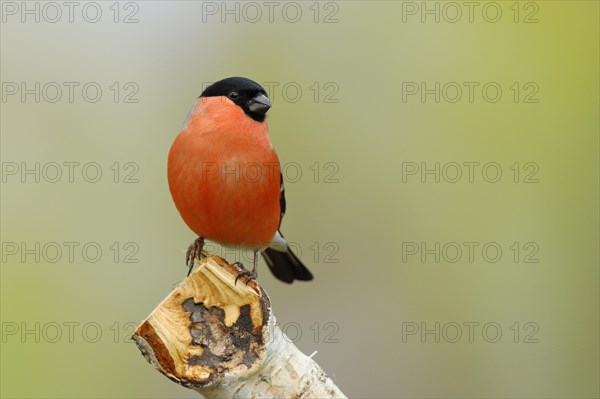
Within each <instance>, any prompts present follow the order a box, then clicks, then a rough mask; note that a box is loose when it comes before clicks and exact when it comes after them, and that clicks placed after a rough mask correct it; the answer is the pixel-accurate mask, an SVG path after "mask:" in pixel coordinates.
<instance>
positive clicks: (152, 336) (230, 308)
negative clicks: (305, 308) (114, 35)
mask: <svg viewBox="0 0 600 399" xmlns="http://www.w3.org/2000/svg"><path fill="white" fill-rule="evenodd" d="M239 272H240V269H239V268H237V267H236V266H233V265H231V264H229V263H227V261H225V259H223V258H220V257H216V256H213V257H209V258H204V259H203V260H202V261H201V262H200V267H199V268H198V269H197V270H196V271H194V272H193V273H192V274H191V275H190V276H189V277H187V278H186V279H185V280H183V281H182V282H181V283H180V284H179V286H177V288H175V290H174V291H173V292H171V294H170V295H169V296H168V297H167V298H165V300H163V301H162V303H161V304H159V305H158V307H156V309H154V311H153V312H152V313H151V314H150V316H149V317H148V318H147V319H146V320H145V321H144V322H143V323H142V324H141V325H140V326H139V327H138V328H137V329H136V330H135V332H134V334H133V339H134V341H135V342H136V344H137V346H138V348H139V349H140V351H141V352H142V354H143V355H144V357H145V358H146V360H148V362H150V363H151V364H152V365H153V366H154V367H156V368H157V369H158V370H160V372H162V373H163V374H164V375H166V376H167V377H169V378H170V379H171V380H173V381H175V382H176V383H178V384H180V385H183V386H185V387H188V388H192V389H194V390H196V391H198V392H200V393H202V394H204V395H205V396H209V397H214V398H232V397H241V398H249V397H291V398H309V397H311V398H331V397H340V398H343V397H345V396H344V394H343V393H342V391H340V389H339V388H338V387H337V386H336V384H335V383H334V381H333V380H331V378H329V377H328V376H327V375H326V374H325V372H324V371H323V370H322V369H321V368H320V367H319V365H318V364H317V363H316V362H315V361H314V359H312V358H310V357H308V356H306V355H304V354H303V353H302V352H301V351H300V350H298V348H296V346H295V345H294V344H293V343H292V342H291V341H290V340H289V339H288V338H287V337H286V336H285V334H283V332H282V331H281V329H280V328H279V327H277V325H276V323H275V316H274V315H273V313H272V311H271V305H270V301H269V297H268V296H267V294H266V293H265V292H264V291H263V289H262V288H261V287H260V286H259V285H258V284H257V283H256V282H255V281H250V282H249V283H248V284H246V281H245V278H243V277H242V278H241V279H239V280H238V282H237V284H236V283H235V279H236V277H237V276H238V274H239Z"/></svg>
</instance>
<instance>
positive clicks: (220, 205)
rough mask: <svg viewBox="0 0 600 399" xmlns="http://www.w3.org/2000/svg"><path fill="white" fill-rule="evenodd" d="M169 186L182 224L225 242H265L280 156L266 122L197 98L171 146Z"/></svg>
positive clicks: (274, 215)
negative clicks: (275, 149)
mask: <svg viewBox="0 0 600 399" xmlns="http://www.w3.org/2000/svg"><path fill="white" fill-rule="evenodd" d="M168 179H169V189H170V190H171V195H172V196H173V200H174V202H175V206H176V207H177V209H178V210H179V213H180V214H181V216H182V218H183V220H184V221H185V223H186V224H187V225H188V226H189V227H190V229H192V230H193V231H194V232H195V233H196V234H198V235H199V236H201V237H204V238H207V239H209V240H213V241H217V242H220V243H223V244H229V245H232V244H241V245H243V246H245V247H251V248H261V247H264V246H266V245H267V244H268V243H269V242H271V239H272V238H273V236H274V235H275V232H276V231H277V228H278V226H279V218H280V209H279V194H280V187H279V185H280V172H279V159H278V158H277V154H275V151H274V150H273V146H272V145H271V141H270V140H269V135H268V130H267V123H266V121H265V122H257V121H255V120H253V119H252V118H250V117H249V116H247V115H246V114H245V113H244V111H243V110H242V108H240V107H239V106H237V105H235V104H234V103H233V102H232V101H230V100H229V99H228V98H226V97H223V96H220V97H201V98H199V99H198V102H197V103H196V105H195V106H194V108H193V109H192V111H191V112H190V115H189V116H188V119H187V121H186V123H185V126H184V127H183V130H182V131H181V132H180V133H179V135H178V136H177V138H176V139H175V142H174V143H173V145H172V146H171V150H170V152H169V161H168Z"/></svg>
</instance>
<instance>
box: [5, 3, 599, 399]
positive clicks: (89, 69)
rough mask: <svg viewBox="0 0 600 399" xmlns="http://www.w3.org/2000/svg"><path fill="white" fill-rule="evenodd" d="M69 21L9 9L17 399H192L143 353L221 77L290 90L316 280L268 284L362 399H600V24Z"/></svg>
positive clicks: (307, 7) (179, 247) (420, 11)
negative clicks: (173, 156) (177, 194)
mask: <svg viewBox="0 0 600 399" xmlns="http://www.w3.org/2000/svg"><path fill="white" fill-rule="evenodd" d="M36 4H37V5H36ZM55 4H58V8H56V7H55V6H46V5H45V3H41V2H25V3H22V2H7V1H4V2H2V26H1V58H2V61H1V80H2V103H1V106H2V109H1V133H2V137H1V156H2V194H1V202H2V205H1V210H2V228H1V233H2V239H1V240H2V266H1V290H2V293H1V299H2V304H1V312H2V313H1V319H2V343H1V384H0V385H1V395H2V397H15V398H24V397H28V398H29V397H33V398H37V397H39V398H42V397H80V398H92V397H93V398H98V397H114V398H117V397H119V398H124V397H132V398H134V397H136V398H141V397H149V398H158V397H181V398H184V397H190V398H191V397H197V394H195V393H194V392H192V391H189V390H187V389H184V388H181V387H179V386H177V385H175V384H173V383H172V382H171V381H169V380H168V379H166V378H165V377H163V376H162V375H160V374H159V373H158V372H156V371H155V370H154V369H153V368H152V367H151V366H150V365H149V364H148V363H147V362H146V361H145V360H144V359H143V357H142V356H141V355H140V353H139V351H138V350H137V348H136V347H135V345H134V344H132V343H131V342H128V340H127V337H128V336H129V334H130V333H131V331H132V329H133V327H134V326H135V325H137V324H138V323H139V322H141V321H142V320H143V319H144V318H145V317H146V316H147V315H148V314H149V313H150V311H151V310H152V309H153V308H154V307H155V305H157V304H158V303H159V302H160V301H161V300H162V299H163V298H164V297H165V296H166V295H167V294H168V293H169V292H170V291H171V289H172V288H173V287H174V286H175V285H176V284H177V283H178V282H179V281H181V279H183V277H184V276H185V272H186V269H185V266H184V262H183V257H184V250H185V248H186V247H187V244H188V243H189V242H191V241H192V240H193V239H194V238H195V237H194V235H193V233H192V232H191V231H189V230H188V229H187V227H186V226H185V224H184V223H183V221H182V220H181V218H180V216H179V214H178V213H177V211H176V209H175V207H174V205H173V203H172V201H171V198H170V194H169V192H168V186H167V181H166V157H167V153H168V150H169V147H170V145H171V142H172V141H173V139H174V137H175V135H176V134H177V133H178V130H179V128H180V126H181V123H182V121H183V119H184V117H185V115H186V113H187V111H188V109H189V107H190V106H191V104H192V102H193V101H194V99H195V98H196V97H197V96H198V95H199V94H200V92H201V91H202V89H203V88H204V86H205V85H206V84H208V83H209V82H213V81H216V80H219V79H221V78H224V77H227V76H246V77H250V78H252V79H254V80H256V81H258V82H261V83H263V84H267V83H268V84H269V85H271V90H270V95H271V98H272V99H273V108H272V109H271V111H270V112H269V127H270V134H271V139H272V141H273V143H274V146H275V148H276V149H277V151H278V154H279V156H280V159H281V161H282V163H284V164H287V165H288V169H287V171H286V178H287V180H288V181H287V184H286V191H287V197H288V213H287V215H286V218H285V220H284V223H283V231H284V234H285V235H286V237H287V238H289V239H290V240H291V241H293V242H294V243H295V245H296V246H297V247H298V248H299V249H300V250H301V252H302V254H301V256H302V258H303V259H304V261H305V262H306V263H307V265H309V267H310V268H311V270H312V271H313V273H314V274H315V280H314V281H313V282H311V283H309V284H303V283H295V284H293V285H291V286H288V285H285V284H283V283H280V282H278V281H277V280H275V279H274V278H273V277H272V276H271V275H270V273H269V272H268V271H267V268H266V266H265V265H264V263H262V262H261V264H260V265H259V270H260V271H261V272H260V278H259V281H260V282H261V284H262V285H263V286H264V287H265V288H266V290H267V291H268V292H269V294H270V296H271V299H272V303H273V306H274V311H275V314H276V315H277V317H278V320H279V323H280V324H281V325H282V326H284V327H285V330H286V331H287V333H288V335H290V337H294V339H295V341H296V344H297V346H298V347H299V348H301V349H302V350H303V351H304V352H305V353H307V354H310V353H312V352H313V351H318V354H317V355H316V357H315V359H316V360H317V361H318V362H319V363H320V365H321V366H322V367H323V368H324V369H325V370H326V371H327V372H328V373H329V374H330V375H333V376H334V377H335V380H336V381H337V382H338V384H339V386H340V388H341V389H342V390H343V391H344V392H345V393H346V394H347V395H349V396H352V397H406V398H413V397H421V398H425V397H427V398H429V397H439V398H451V397H478V398H497V397H514V398H517V397H518V398H528V397H531V398H533V397H581V398H584V397H585V398H592V397H598V395H599V394H600V393H599V377H598V375H599V372H600V370H599V347H598V337H599V331H598V326H599V309H598V307H599V305H598V303H599V297H598V294H599V286H598V281H599V275H598V264H599V258H598V242H599V237H598V233H599V230H598V226H599V220H598V216H599V215H598V201H599V198H598V193H599V176H598V164H599V163H598V161H599V160H598V151H599V143H598V132H599V119H598V114H599V101H598V93H599V92H598V85H599V81H598V67H599V65H598V60H599V57H598V56H599V50H598V49H599V43H598V42H599V39H598V38H599V31H598V28H599V26H598V24H599V23H598V21H599V18H598V15H599V6H598V3H597V2H595V1H540V2H512V1H509V2H497V3H489V2H474V5H473V8H469V7H470V6H466V5H464V4H463V3H461V2H459V3H446V2H426V3H423V2H394V1H369V2H367V1H352V2H341V1H340V2H321V3H316V2H296V3H292V4H291V5H290V4H289V3H283V2H274V3H273V4H274V5H265V4H264V3H263V2H257V3H251V5H250V6H248V5H247V4H246V3H235V2H228V3H221V2H195V1H172V2H167V1H137V2H123V3H116V4H115V3H114V2H112V1H110V2H96V3H94V4H91V5H90V4H89V3H85V2H83V3H79V2H76V3H75V4H76V5H75V6H74V8H73V10H72V16H70V15H69V8H68V7H67V6H64V5H63V4H62V3H55ZM269 7H273V8H271V9H270V8H269ZM26 10H33V11H32V12H31V13H27V12H26ZM36 10H37V11H36ZM98 10H100V12H101V14H97V12H98ZM227 10H230V11H231V10H233V11H231V13H228V12H227ZM270 10H271V14H269V11H270ZM259 11H260V15H259V14H258V13H257V12H259ZM429 11H430V12H431V13H430V12H429ZM58 12H60V13H61V14H60V18H59V14H58ZM299 12H300V13H299ZM498 12H500V13H499V14H498ZM36 18H38V19H39V21H36ZM70 18H71V19H72V20H70ZM236 19H237V21H236ZM436 19H438V20H439V21H436ZM95 20H97V21H96V22H94V21H95ZM126 22H128V23H126ZM36 82H39V88H37V89H36ZM52 82H54V83H52ZM70 82H71V83H70ZM115 83H116V84H115ZM436 83H438V84H439V86H438V87H439V88H438V89H436ZM22 84H24V85H25V86H22ZM57 86H58V87H59V88H61V91H62V93H61V94H60V95H59V92H58V91H57ZM69 87H72V88H73V92H72V98H69ZM84 87H85V89H84ZM470 87H471V88H473V91H472V93H469V88H470ZM98 88H100V89H101V91H102V92H101V95H99V96H98V95H97V94H96V90H97V89H98ZM298 88H299V89H300V91H298ZM457 88H460V89H461V95H460V96H459V95H458V93H459V92H458V91H457ZM484 88H485V89H484ZM498 88H500V90H501V94H499V92H498V91H497V90H498ZM23 90H25V94H23ZM27 90H29V92H28V91H27ZM416 90H418V91H416ZM423 90H425V93H424V94H423ZM427 90H429V91H427ZM300 92H301V93H300ZM27 93H29V94H27ZM428 93H429V94H428ZM469 94H472V96H469ZM36 96H39V102H36ZM436 96H438V97H439V99H438V100H439V101H436ZM470 97H471V98H470ZM96 99H97V101H96ZM71 100H72V101H71ZM94 101H95V102H94ZM70 162H73V164H71V163H70ZM465 162H466V163H467V164H465ZM470 162H475V163H476V164H469V163H470ZM36 163H38V166H36ZM65 163H67V164H65ZM436 163H437V165H438V166H437V172H436V171H435V170H436ZM57 165H58V166H57ZM69 165H71V166H69ZM457 165H458V166H459V167H460V172H461V173H462V175H461V176H460V177H456V178H455V176H456V173H457V170H458V169H457ZM469 165H473V166H472V168H473V169H472V170H473V172H474V173H473V174H472V176H471V179H470V178H469V173H468V172H469ZM484 165H486V166H485V169H484ZM36 167H37V168H38V169H37V172H36ZM69 168H72V169H69ZM27 170H32V172H30V173H28V172H27ZM70 170H72V171H73V174H72V176H69V171H70ZM424 170H425V171H426V170H433V172H431V173H429V174H428V173H427V172H425V174H422V172H423V171H424ZM98 171H100V172H101V173H102V175H101V176H99V177H96V173H97V172H98ZM317 171H318V173H317ZM498 171H500V172H501V173H502V174H501V176H499V177H498V178H496V177H495V176H496V173H497V172H498ZM59 172H60V175H57V173H59ZM298 172H300V173H301V175H298ZM517 172H518V173H517ZM413 173H414V174H413ZM435 173H438V174H439V176H436V175H435ZM436 179H439V181H437V182H436ZM95 180H98V181H97V182H93V181H95ZM455 180H457V181H455ZM494 180H498V181H496V182H491V181H494ZM454 181H455V182H454ZM436 243H438V244H436ZM465 243H467V244H465ZM469 243H472V244H469ZM515 243H516V244H515ZM36 245H37V247H36ZM436 245H439V246H438V247H436ZM457 248H460V250H461V253H457ZM469 248H473V252H472V254H469ZM484 248H485V250H484ZM70 249H72V253H70ZM98 249H99V250H100V251H101V253H97V251H98ZM498 249H500V251H502V252H501V253H499V254H498V255H496V251H498ZM59 250H60V252H59ZM428 251H429V252H428ZM215 252H216V253H219V254H221V255H225V256H227V257H228V259H229V260H231V261H233V260H235V257H236V256H237V255H238V254H236V252H235V251H222V250H220V249H216V248H215ZM470 255H471V256H470ZM436 257H438V258H439V259H437V260H439V261H436ZM136 261H137V262H136ZM458 334H460V335H458ZM499 334H500V335H499ZM436 341H438V342H436Z"/></svg>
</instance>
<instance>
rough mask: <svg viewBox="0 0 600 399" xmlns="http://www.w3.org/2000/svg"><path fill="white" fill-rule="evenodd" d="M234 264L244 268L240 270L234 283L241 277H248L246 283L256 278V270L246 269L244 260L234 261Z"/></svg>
mask: <svg viewBox="0 0 600 399" xmlns="http://www.w3.org/2000/svg"><path fill="white" fill-rule="evenodd" d="M233 265H234V266H237V267H239V268H241V269H242V270H240V272H239V273H238V275H237V277H236V278H235V282H234V283H233V285H236V284H237V281H238V279H239V278H240V277H244V276H245V277H246V285H248V283H249V282H250V281H252V280H256V277H257V274H256V271H255V270H253V271H250V270H248V269H246V268H245V267H244V264H243V263H242V262H235V263H233Z"/></svg>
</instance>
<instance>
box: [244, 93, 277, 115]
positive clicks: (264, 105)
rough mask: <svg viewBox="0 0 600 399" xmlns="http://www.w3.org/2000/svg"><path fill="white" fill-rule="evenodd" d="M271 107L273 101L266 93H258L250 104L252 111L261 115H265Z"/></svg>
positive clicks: (249, 107)
mask: <svg viewBox="0 0 600 399" xmlns="http://www.w3.org/2000/svg"><path fill="white" fill-rule="evenodd" d="M269 108H271V101H269V99H268V98H267V96H265V95H264V94H259V95H257V96H256V97H254V98H253V99H252V100H250V103H249V104H248V109H249V110H250V112H252V113H255V114H259V115H265V114H266V113H267V111H268V110H269Z"/></svg>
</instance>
